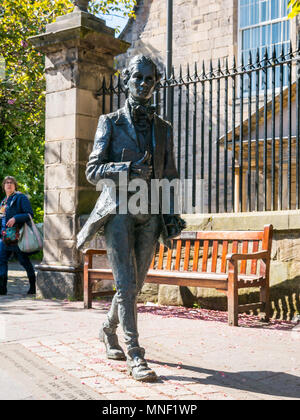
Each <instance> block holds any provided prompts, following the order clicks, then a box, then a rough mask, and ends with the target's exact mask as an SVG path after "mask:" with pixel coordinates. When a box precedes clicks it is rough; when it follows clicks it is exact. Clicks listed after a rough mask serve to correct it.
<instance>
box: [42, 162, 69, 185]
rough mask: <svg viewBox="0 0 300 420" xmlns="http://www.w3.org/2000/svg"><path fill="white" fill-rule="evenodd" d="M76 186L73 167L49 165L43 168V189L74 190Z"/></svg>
mask: <svg viewBox="0 0 300 420" xmlns="http://www.w3.org/2000/svg"><path fill="white" fill-rule="evenodd" d="M75 185H76V167H75V165H51V166H46V168H45V188H46V190H54V189H58V188H74V187H75Z"/></svg>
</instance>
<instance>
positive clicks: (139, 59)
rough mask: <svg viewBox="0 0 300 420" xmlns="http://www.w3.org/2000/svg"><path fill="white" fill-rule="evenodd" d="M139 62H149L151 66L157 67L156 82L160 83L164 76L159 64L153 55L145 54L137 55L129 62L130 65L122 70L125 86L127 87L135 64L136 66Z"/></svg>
mask: <svg viewBox="0 0 300 420" xmlns="http://www.w3.org/2000/svg"><path fill="white" fill-rule="evenodd" d="M139 63H143V64H149V65H151V66H153V67H154V69H155V79H156V84H158V83H159V82H160V79H161V78H162V76H163V75H162V74H161V73H160V71H159V70H158V67H157V65H156V64H155V62H154V61H153V60H152V58H151V57H149V56H145V55H142V54H140V55H136V56H134V57H133V58H132V59H131V60H130V62H129V64H128V67H127V68H126V69H124V70H123V72H122V76H123V81H124V85H125V87H127V83H128V81H129V79H130V76H131V74H132V71H133V68H134V66H136V65H137V64H139Z"/></svg>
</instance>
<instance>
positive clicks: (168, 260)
mask: <svg viewBox="0 0 300 420" xmlns="http://www.w3.org/2000/svg"><path fill="white" fill-rule="evenodd" d="M172 255H173V245H172V248H171V249H168V254H167V265H166V270H171V265H172Z"/></svg>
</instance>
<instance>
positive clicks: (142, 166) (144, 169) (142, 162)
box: [131, 151, 152, 180]
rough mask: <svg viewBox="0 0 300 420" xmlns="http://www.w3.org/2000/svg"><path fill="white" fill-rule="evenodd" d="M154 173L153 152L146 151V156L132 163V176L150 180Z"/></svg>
mask: <svg viewBox="0 0 300 420" xmlns="http://www.w3.org/2000/svg"><path fill="white" fill-rule="evenodd" d="M151 175H152V166H151V154H150V153H149V152H148V151H146V152H145V154H144V156H143V157H142V158H141V159H139V160H137V161H136V162H133V163H132V164H131V176H132V177H133V178H135V177H138V178H143V179H145V180H148V179H150V178H151Z"/></svg>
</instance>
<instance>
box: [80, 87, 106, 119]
mask: <svg viewBox="0 0 300 420" xmlns="http://www.w3.org/2000/svg"><path fill="white" fill-rule="evenodd" d="M76 104H77V107H76V108H77V113H78V114H81V115H86V116H89V117H94V118H98V117H99V115H100V100H99V99H98V98H97V97H96V96H95V94H94V92H92V91H90V90H85V89H77V90H76Z"/></svg>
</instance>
